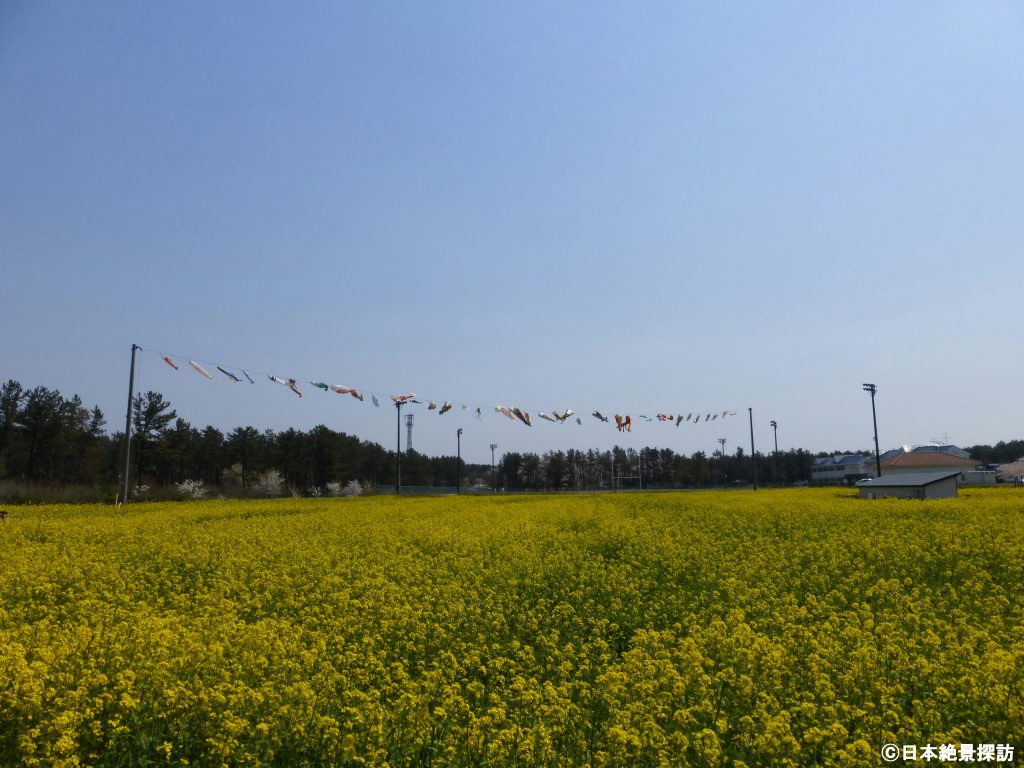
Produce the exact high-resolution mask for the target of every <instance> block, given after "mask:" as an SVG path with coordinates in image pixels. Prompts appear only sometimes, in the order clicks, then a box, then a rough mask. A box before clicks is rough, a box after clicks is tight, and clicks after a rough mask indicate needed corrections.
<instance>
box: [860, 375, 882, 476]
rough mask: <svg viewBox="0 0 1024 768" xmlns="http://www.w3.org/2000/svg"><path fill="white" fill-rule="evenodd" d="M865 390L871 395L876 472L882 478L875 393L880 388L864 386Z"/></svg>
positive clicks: (870, 385) (871, 385)
mask: <svg viewBox="0 0 1024 768" xmlns="http://www.w3.org/2000/svg"><path fill="white" fill-rule="evenodd" d="M863 389H864V391H865V392H867V393H868V394H869V395H871V423H872V424H874V426H875V472H877V473H878V477H881V476H882V458H881V454H880V453H879V452H878V417H877V416H876V415H875V393H876V392H877V391H878V387H876V386H875V385H874V384H864V385H863Z"/></svg>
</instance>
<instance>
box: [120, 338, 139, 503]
mask: <svg viewBox="0 0 1024 768" xmlns="http://www.w3.org/2000/svg"><path fill="white" fill-rule="evenodd" d="M139 349H141V347H139V345H138V344H132V368H131V373H129V374H128V413H127V414H126V415H125V417H124V472H123V474H122V475H121V499H120V502H121V503H122V504H127V503H128V476H129V475H130V474H131V466H132V465H131V453H132V400H134V399H135V353H136V352H137V351H138V350H139Z"/></svg>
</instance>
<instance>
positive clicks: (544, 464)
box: [496, 446, 814, 491]
mask: <svg viewBox="0 0 1024 768" xmlns="http://www.w3.org/2000/svg"><path fill="white" fill-rule="evenodd" d="M813 462H814V456H813V454H811V453H809V452H808V451H804V450H801V449H794V450H791V451H786V452H782V451H780V452H778V453H773V454H772V455H770V456H765V455H763V454H760V453H759V454H757V479H758V482H759V483H763V484H765V485H779V484H783V485H788V484H792V483H794V482H797V481H800V480H808V479H810V476H811V464H812V463H813ZM499 472H500V476H499V477H498V478H496V485H497V486H498V487H503V488H507V489H508V490H510V491H519V490H531V491H540V490H615V489H620V488H648V489H654V488H692V487H696V486H706V485H731V484H746V483H749V482H751V481H752V480H753V477H754V466H753V462H752V461H751V459H750V455H749V454H745V453H744V452H743V449H742V448H737V449H736V453H735V455H732V456H729V455H722V454H721V453H715V454H714V455H713V456H708V455H707V454H705V453H704V452H703V451H698V452H697V453H694V454H693V455H691V456H684V455H682V454H678V453H676V452H675V451H673V450H671V449H668V448H643V449H641V450H639V451H636V450H634V449H632V448H622V447H620V446H615V447H614V448H612V449H611V450H610V451H594V450H590V451H577V450H569V451H549V452H547V453H545V454H543V455H538V454H536V453H506V454H505V455H504V456H503V457H502V459H501V464H500V468H499Z"/></svg>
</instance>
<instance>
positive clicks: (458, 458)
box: [455, 427, 462, 493]
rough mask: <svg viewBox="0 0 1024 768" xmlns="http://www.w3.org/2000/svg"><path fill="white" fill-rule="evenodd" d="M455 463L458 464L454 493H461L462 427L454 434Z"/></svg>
mask: <svg viewBox="0 0 1024 768" xmlns="http://www.w3.org/2000/svg"><path fill="white" fill-rule="evenodd" d="M455 452H456V457H455V461H456V462H457V463H458V473H459V474H458V478H459V480H458V484H457V485H456V486H455V492H456V493H462V427H459V431H458V432H456V433H455Z"/></svg>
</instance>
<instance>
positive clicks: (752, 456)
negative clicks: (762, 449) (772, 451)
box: [747, 408, 757, 491]
mask: <svg viewBox="0 0 1024 768" xmlns="http://www.w3.org/2000/svg"><path fill="white" fill-rule="evenodd" d="M747 413H749V414H750V464H751V466H752V467H753V468H754V490H755V491H756V490H757V453H756V452H755V451H754V409H753V408H747Z"/></svg>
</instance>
